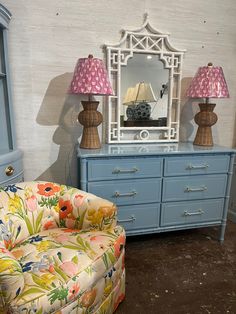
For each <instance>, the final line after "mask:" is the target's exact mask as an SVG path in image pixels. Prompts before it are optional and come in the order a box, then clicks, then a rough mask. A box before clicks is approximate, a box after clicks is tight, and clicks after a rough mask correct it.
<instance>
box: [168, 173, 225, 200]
mask: <svg viewBox="0 0 236 314" xmlns="http://www.w3.org/2000/svg"><path fill="white" fill-rule="evenodd" d="M226 184H227V175H225V174H218V175H202V176H186V177H176V178H164V179H163V195H162V201H163V202H167V201H181V200H194V199H206V198H220V197H224V196H225V190H226Z"/></svg>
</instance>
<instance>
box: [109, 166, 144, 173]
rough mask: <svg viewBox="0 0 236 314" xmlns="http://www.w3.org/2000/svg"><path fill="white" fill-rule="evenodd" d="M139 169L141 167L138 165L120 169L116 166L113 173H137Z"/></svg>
mask: <svg viewBox="0 0 236 314" xmlns="http://www.w3.org/2000/svg"><path fill="white" fill-rule="evenodd" d="M138 170H139V169H138V168H137V167H134V168H133V169H119V168H115V169H114V170H113V172H112V173H114V174H118V173H135V172H137V171H138Z"/></svg>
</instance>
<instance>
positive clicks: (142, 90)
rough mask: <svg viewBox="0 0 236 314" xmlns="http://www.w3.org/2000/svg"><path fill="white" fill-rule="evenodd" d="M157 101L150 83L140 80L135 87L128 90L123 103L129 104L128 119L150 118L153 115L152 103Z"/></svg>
mask: <svg viewBox="0 0 236 314" xmlns="http://www.w3.org/2000/svg"><path fill="white" fill-rule="evenodd" d="M152 102H157V99H156V97H155V95H154V92H153V90H152V86H151V84H150V83H145V82H139V83H138V84H136V86H135V87H129V88H128V89H127V91H126V94H125V98H124V101H123V105H125V106H128V107H127V110H126V115H127V118H128V120H149V119H150V117H151V105H150V104H149V103H152Z"/></svg>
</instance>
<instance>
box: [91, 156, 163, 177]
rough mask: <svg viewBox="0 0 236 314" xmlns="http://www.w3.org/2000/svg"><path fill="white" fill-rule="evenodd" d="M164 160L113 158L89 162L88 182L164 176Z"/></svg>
mask: <svg viewBox="0 0 236 314" xmlns="http://www.w3.org/2000/svg"><path fill="white" fill-rule="evenodd" d="M162 164H163V160H162V158H148V159H146V158H113V159H109V160H107V159H103V160H89V161H88V180H89V181H99V180H117V179H126V178H127V179H131V178H134V179H135V178H145V177H146V178H150V177H161V176H162Z"/></svg>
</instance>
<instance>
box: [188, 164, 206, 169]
mask: <svg viewBox="0 0 236 314" xmlns="http://www.w3.org/2000/svg"><path fill="white" fill-rule="evenodd" d="M208 167H209V165H208V164H202V165H192V164H189V165H188V166H187V167H186V169H187V170H192V169H207V168H208Z"/></svg>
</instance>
